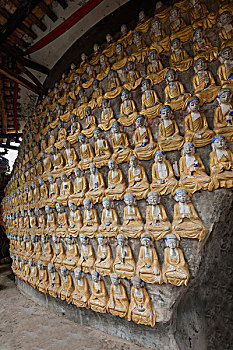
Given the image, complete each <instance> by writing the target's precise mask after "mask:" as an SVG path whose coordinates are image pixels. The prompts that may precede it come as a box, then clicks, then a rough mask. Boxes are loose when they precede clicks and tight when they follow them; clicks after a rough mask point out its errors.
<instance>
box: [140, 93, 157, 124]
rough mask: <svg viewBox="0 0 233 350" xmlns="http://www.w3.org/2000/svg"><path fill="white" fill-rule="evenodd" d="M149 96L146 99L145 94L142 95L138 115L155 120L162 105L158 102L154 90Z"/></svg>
mask: <svg viewBox="0 0 233 350" xmlns="http://www.w3.org/2000/svg"><path fill="white" fill-rule="evenodd" d="M150 93H151V94H150V95H149V96H148V97H146V93H145V92H143V94H142V110H141V112H140V114H142V115H144V116H145V117H146V118H155V117H158V116H159V111H160V108H161V107H162V104H161V103H160V102H159V99H158V96H157V94H156V92H155V91H154V90H150Z"/></svg>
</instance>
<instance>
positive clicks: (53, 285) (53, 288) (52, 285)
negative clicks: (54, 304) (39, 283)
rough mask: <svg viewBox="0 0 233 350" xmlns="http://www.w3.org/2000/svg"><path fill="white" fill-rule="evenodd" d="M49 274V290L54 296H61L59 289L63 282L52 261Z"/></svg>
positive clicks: (49, 265)
mask: <svg viewBox="0 0 233 350" xmlns="http://www.w3.org/2000/svg"><path fill="white" fill-rule="evenodd" d="M48 275H49V283H48V289H47V292H48V294H49V295H51V296H52V297H53V298H57V297H58V296H59V289H60V287H61V283H60V276H59V273H58V272H57V271H56V270H55V267H54V265H53V264H52V263H49V264H48Z"/></svg>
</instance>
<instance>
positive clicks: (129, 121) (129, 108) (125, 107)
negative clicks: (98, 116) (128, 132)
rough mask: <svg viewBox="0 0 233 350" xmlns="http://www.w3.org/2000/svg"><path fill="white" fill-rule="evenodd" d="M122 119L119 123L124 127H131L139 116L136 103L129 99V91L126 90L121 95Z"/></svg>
mask: <svg viewBox="0 0 233 350" xmlns="http://www.w3.org/2000/svg"><path fill="white" fill-rule="evenodd" d="M121 101H122V103H121V108H120V118H119V119H118V123H120V124H121V125H122V126H131V125H133V124H134V119H135V117H136V116H137V108H136V105H135V102H134V101H133V100H131V99H130V98H129V91H128V90H126V89H124V90H123V91H122V93H121Z"/></svg>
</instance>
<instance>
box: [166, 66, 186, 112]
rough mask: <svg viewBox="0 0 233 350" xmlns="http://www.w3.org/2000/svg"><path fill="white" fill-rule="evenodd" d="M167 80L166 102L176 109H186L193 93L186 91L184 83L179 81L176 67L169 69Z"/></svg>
mask: <svg viewBox="0 0 233 350" xmlns="http://www.w3.org/2000/svg"><path fill="white" fill-rule="evenodd" d="M166 82H167V86H166V87H165V89H164V93H165V104H167V105H169V106H170V107H171V109H173V110H174V111H177V110H179V109H184V108H185V107H186V106H187V102H188V99H189V98H190V97H191V94H188V93H186V92H185V90H184V86H183V84H182V83H181V82H179V81H177V79H176V72H175V71H174V69H169V70H168V71H167V73H166Z"/></svg>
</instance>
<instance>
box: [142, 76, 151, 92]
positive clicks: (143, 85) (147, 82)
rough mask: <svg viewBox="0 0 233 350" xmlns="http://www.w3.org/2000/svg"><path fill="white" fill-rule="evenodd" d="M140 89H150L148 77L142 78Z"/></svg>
mask: <svg viewBox="0 0 233 350" xmlns="http://www.w3.org/2000/svg"><path fill="white" fill-rule="evenodd" d="M141 87H142V91H144V92H145V91H150V90H151V81H150V79H143V81H142V83H141Z"/></svg>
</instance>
